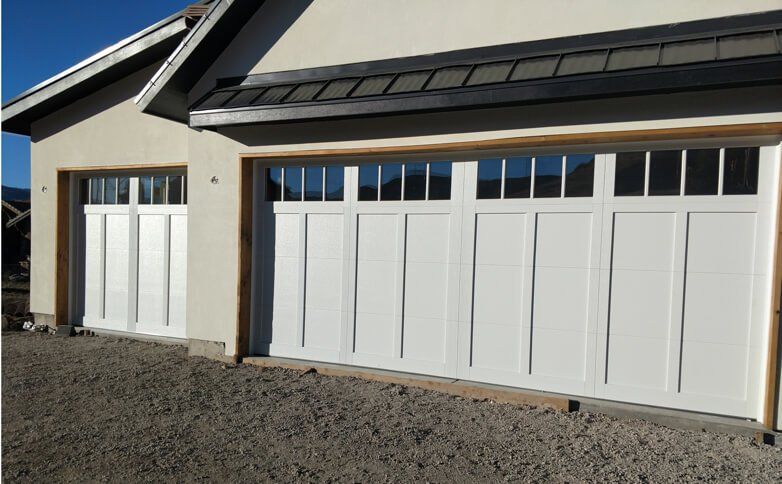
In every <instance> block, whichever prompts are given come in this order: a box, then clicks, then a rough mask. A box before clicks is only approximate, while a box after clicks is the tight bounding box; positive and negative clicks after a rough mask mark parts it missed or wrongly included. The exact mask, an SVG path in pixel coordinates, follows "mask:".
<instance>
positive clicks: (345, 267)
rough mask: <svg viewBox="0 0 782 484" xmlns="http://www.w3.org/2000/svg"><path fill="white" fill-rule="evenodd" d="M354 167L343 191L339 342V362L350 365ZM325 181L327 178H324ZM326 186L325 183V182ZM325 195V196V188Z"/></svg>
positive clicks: (347, 171)
mask: <svg viewBox="0 0 782 484" xmlns="http://www.w3.org/2000/svg"><path fill="white" fill-rule="evenodd" d="M353 169H354V168H353V167H345V168H343V170H344V182H343V189H342V190H343V191H342V210H343V214H344V216H343V221H344V222H343V225H342V237H343V238H342V240H343V243H342V258H343V260H342V274H343V276H342V304H341V307H342V315H341V317H342V326H341V331H342V333H341V335H340V341H339V361H341V362H343V363H349V362H350V359H349V354H350V353H351V351H350V350H351V348H352V347H353V340H352V338H351V335H352V334H353V333H352V332H351V331H350V328H351V327H352V325H351V321H352V320H353V316H351V314H355V311H353V310H352V308H353V307H354V306H353V305H352V301H353V299H354V298H353V296H352V294H353V291H355V288H354V285H355V282H354V281H355V274H356V272H355V267H354V264H355V259H356V257H355V252H354V251H355V248H356V247H355V243H354V238H355V223H354V218H355V216H356V215H355V213H353V210H352V209H351V208H352V201H353V199H354V197H355V195H354V193H353V190H354V188H353V176H352V175H353ZM323 178H324V180H325V178H326V177H325V176H324V177H323ZM324 184H325V181H324ZM323 193H324V194H325V193H326V191H325V188H324V191H323Z"/></svg>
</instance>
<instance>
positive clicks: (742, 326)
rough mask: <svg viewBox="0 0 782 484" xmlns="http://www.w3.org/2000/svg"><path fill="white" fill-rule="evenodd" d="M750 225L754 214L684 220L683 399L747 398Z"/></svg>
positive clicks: (707, 215)
mask: <svg viewBox="0 0 782 484" xmlns="http://www.w3.org/2000/svg"><path fill="white" fill-rule="evenodd" d="M755 225H756V215H755V214H754V213H690V214H689V223H688V230H687V237H688V244H687V271H686V280H685V299H684V321H683V324H682V349H681V352H682V354H681V362H682V363H681V383H680V387H681V392H682V393H684V394H698V395H706V396H712V397H721V398H727V399H733V400H745V399H746V398H747V364H748V358H749V352H750V348H749V337H750V335H749V328H750V322H751V318H752V292H753V280H754V277H753V275H754V258H755V245H756V240H755V232H756V231H755ZM716 241H718V242H716ZM715 242H716V243H715Z"/></svg>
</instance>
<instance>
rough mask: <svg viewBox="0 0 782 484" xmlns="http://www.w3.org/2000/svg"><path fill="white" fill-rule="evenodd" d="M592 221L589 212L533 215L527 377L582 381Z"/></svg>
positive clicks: (584, 369)
mask: <svg viewBox="0 0 782 484" xmlns="http://www.w3.org/2000/svg"><path fill="white" fill-rule="evenodd" d="M592 217H593V215H592V214H591V213H539V214H538V216H537V224H536V234H535V277H534V289H533V298H534V299H533V301H534V303H533V304H534V305H533V309H532V311H533V313H532V314H533V315H532V350H531V356H530V362H531V365H530V373H531V374H532V375H536V376H543V377H550V378H556V379H566V380H573V381H575V382H580V383H583V382H584V381H585V378H586V366H587V361H586V352H587V325H588V310H589V292H590V263H591V248H592ZM574 388H577V386H575V387H574Z"/></svg>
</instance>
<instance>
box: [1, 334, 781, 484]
mask: <svg viewBox="0 0 782 484" xmlns="http://www.w3.org/2000/svg"><path fill="white" fill-rule="evenodd" d="M2 350H3V354H2V464H3V465H2V477H3V480H4V481H6V482H15V481H43V480H46V481H52V480H55V481H85V480H87V481H94V480H107V481H128V480H129V481H139V480H154V481H161V480H162V481H180V482H181V481H185V482H186V481H192V480H208V481H234V482H236V481H257V480H279V481H291V480H305V481H335V480H339V481H365V482H366V481H411V480H416V481H422V480H427V481H436V482H453V481H467V480H473V481H474V480H480V481H485V480H491V481H500V480H518V479H522V480H535V481H555V482H563V481H570V482H573V481H605V480H610V481H651V482H663V481H683V480H684V481H686V480H718V481H744V482H775V481H776V482H779V481H780V480H782V452H781V451H780V449H778V448H774V447H770V446H759V445H757V444H755V443H754V442H753V441H752V440H751V439H750V438H746V437H736V436H729V435H721V434H712V433H707V432H690V431H680V430H671V429H667V428H664V427H660V426H657V425H654V424H650V423H645V422H642V421H623V420H617V419H614V418H610V417H605V416H601V415H595V414H585V413H572V414H565V413H558V412H555V411H551V410H543V409H536V408H528V407H518V406H511V405H500V404H494V403H492V402H476V401H471V400H465V399H462V398H459V397H453V396H448V395H444V394H440V393H435V392H429V391H425V390H419V389H413V388H409V389H408V388H405V387H401V386H397V385H388V384H382V383H376V382H366V381H362V380H358V379H354V378H335V377H325V376H321V375H318V374H312V373H306V374H300V373H298V372H296V371H292V370H282V369H265V370H262V369H260V368H258V367H253V366H243V365H239V366H233V365H223V364H220V363H216V362H213V361H209V360H205V359H200V358H187V356H186V351H185V349H184V348H183V347H177V346H166V345H161V344H153V343H145V342H139V341H133V340H126V339H115V338H109V337H75V338H59V337H54V336H48V335H42V334H29V333H3V335H2Z"/></svg>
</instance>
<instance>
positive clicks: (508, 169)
mask: <svg viewBox="0 0 782 484" xmlns="http://www.w3.org/2000/svg"><path fill="white" fill-rule="evenodd" d="M531 186H532V157H531V156H517V157H515V158H507V159H506V160H505V198H529V192H530V187H531Z"/></svg>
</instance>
